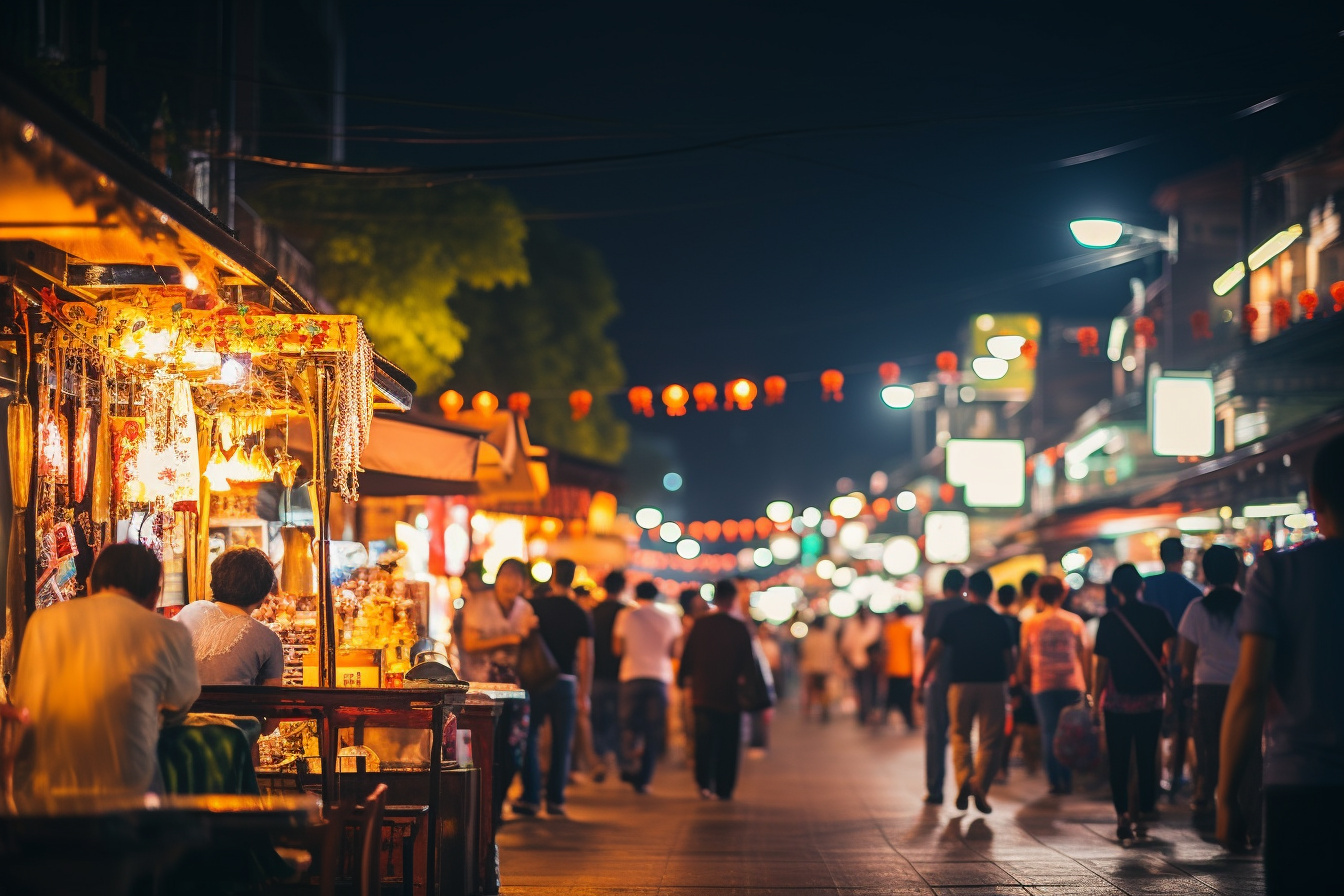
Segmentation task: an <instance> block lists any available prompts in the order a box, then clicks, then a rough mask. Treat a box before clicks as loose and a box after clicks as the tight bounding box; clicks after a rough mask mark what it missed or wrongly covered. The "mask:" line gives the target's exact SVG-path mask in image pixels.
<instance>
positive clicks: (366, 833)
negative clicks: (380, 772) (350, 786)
mask: <svg viewBox="0 0 1344 896" xmlns="http://www.w3.org/2000/svg"><path fill="white" fill-rule="evenodd" d="M386 807H387V785H386V784H379V785H378V786H377V787H375V788H373V793H370V794H369V795H368V796H367V797H365V798H364V800H363V802H361V803H359V804H358V805H357V806H356V807H355V812H354V815H353V820H354V821H355V822H356V823H357V828H356V835H355V850H354V859H355V865H354V868H353V871H354V874H353V877H354V879H355V884H356V887H357V890H358V893H359V896H379V894H380V893H381V892H382V888H383V887H382V884H383V871H382V867H381V865H382V863H381V862H380V861H379V854H380V852H381V850H382V843H383V810H384V809H385V808H386Z"/></svg>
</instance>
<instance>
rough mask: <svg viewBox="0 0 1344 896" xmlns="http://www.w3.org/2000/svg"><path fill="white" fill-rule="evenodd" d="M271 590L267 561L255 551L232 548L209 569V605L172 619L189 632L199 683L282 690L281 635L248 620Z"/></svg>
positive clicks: (186, 610)
mask: <svg viewBox="0 0 1344 896" xmlns="http://www.w3.org/2000/svg"><path fill="white" fill-rule="evenodd" d="M274 588H275V569H274V567H272V566H271V560H270V558H269V557H267V556H266V555H265V554H264V553H262V552H261V551H259V550H257V549H256V548H230V549H229V550H227V551H225V552H224V553H222V554H220V555H219V556H218V557H216V558H215V561H214V562H213V563H211V564H210V593H211V599H210V600H198V601H196V602H194V603H191V604H188V605H187V606H186V607H184V608H183V609H182V612H180V613H178V614H177V616H175V617H173V618H175V619H176V620H177V621H178V622H180V623H182V624H183V625H185V626H186V627H187V629H188V630H189V631H190V632H191V647H192V650H193V651H194V652H195V654H196V668H197V671H198V672H199V673H200V676H201V684H229V685H239V684H242V685H253V684H264V685H280V684H281V683H282V679H283V674H284V669H285V655H284V648H283V647H282V646H281V644H280V636H279V635H277V634H276V633H275V632H273V631H271V630H270V629H269V628H268V627H267V626H266V625H264V624H263V623H260V622H258V621H257V620H255V619H253V618H252V611H253V610H255V609H257V608H258V607H260V606H261V603H262V601H264V600H265V599H266V595H268V594H270V593H271V591H272V590H274Z"/></svg>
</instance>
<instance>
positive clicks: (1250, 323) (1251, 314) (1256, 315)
mask: <svg viewBox="0 0 1344 896" xmlns="http://www.w3.org/2000/svg"><path fill="white" fill-rule="evenodd" d="M1259 319H1260V309H1259V308H1257V307H1255V306H1254V305H1247V306H1246V307H1245V308H1243V309H1241V332H1243V333H1249V332H1251V327H1254V326H1255V322H1256V321H1258V320H1259Z"/></svg>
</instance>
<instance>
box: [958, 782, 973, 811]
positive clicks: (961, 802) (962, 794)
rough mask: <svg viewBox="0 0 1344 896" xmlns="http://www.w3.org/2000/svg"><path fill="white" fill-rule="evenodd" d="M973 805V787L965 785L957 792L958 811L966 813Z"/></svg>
mask: <svg viewBox="0 0 1344 896" xmlns="http://www.w3.org/2000/svg"><path fill="white" fill-rule="evenodd" d="M970 805H971V785H970V784H963V785H961V789H960V790H958V791H957V810H958V811H960V812H965V811H966V810H967V809H968V808H969V807H970Z"/></svg>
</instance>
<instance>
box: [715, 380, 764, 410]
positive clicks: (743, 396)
mask: <svg viewBox="0 0 1344 896" xmlns="http://www.w3.org/2000/svg"><path fill="white" fill-rule="evenodd" d="M756 394H757V390H756V384H755V383H753V382H752V381H751V380H733V381H732V382H731V383H729V384H728V386H727V388H725V389H724V398H725V399H728V398H731V399H732V401H733V404H734V405H735V406H736V407H737V409H738V410H739V411H749V410H751V403H752V402H753V401H755V400H756ZM723 408H724V410H728V404H727V402H726V401H725V403H724V406H723Z"/></svg>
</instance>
